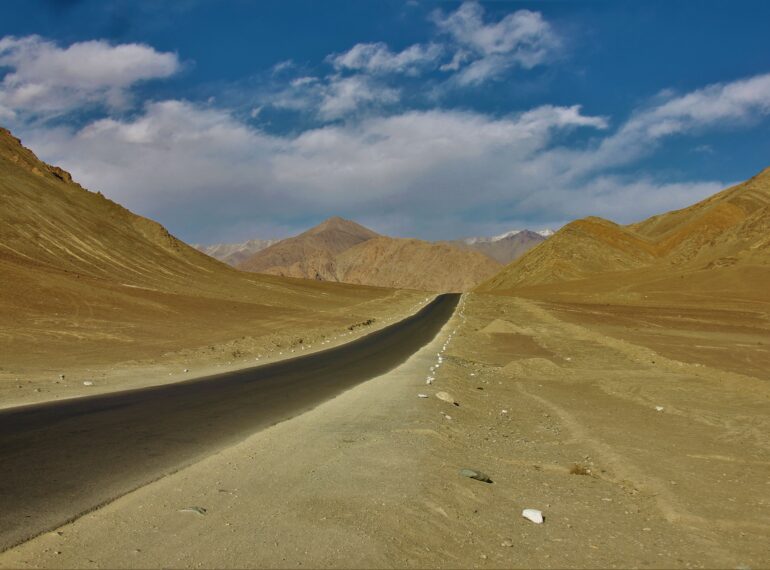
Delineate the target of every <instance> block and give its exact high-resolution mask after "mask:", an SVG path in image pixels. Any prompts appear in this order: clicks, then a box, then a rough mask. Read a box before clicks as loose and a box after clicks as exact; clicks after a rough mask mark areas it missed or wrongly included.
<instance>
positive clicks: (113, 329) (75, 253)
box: [0, 130, 418, 401]
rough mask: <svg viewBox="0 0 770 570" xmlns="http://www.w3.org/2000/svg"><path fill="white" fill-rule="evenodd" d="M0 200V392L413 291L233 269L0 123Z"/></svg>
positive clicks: (247, 335) (302, 326) (307, 327)
mask: <svg viewBox="0 0 770 570" xmlns="http://www.w3.org/2000/svg"><path fill="white" fill-rule="evenodd" d="M0 204H2V206H1V207H0V354H2V355H3V362H2V363H0V399H2V398H5V397H6V396H8V394H7V393H5V392H3V391H4V390H6V389H8V390H10V389H11V388H13V390H11V392H13V393H14V394H16V392H15V390H16V389H17V382H15V380H16V378H31V377H34V373H35V371H36V370H37V371H38V372H39V373H40V374H45V375H47V378H48V380H46V381H44V382H45V383H44V386H45V389H44V390H42V391H38V392H39V393H40V394H43V393H45V392H48V391H49V390H50V389H51V375H52V374H53V371H57V375H58V373H59V372H61V371H62V370H63V369H68V368H67V367H73V366H79V367H88V368H89V369H90V367H92V366H94V365H99V364H102V365H109V366H110V367H112V365H113V364H114V363H116V362H125V361H129V360H130V361H136V360H142V361H147V360H148V359H149V360H155V359H162V358H166V357H167V355H172V354H178V353H179V351H191V350H193V349H195V350H198V349H199V348H200V347H205V348H206V350H205V351H204V352H205V357H206V358H208V357H209V355H211V354H214V353H216V350H217V349H216V346H218V345H220V344H222V343H229V342H232V341H233V339H239V340H243V341H244V342H246V341H247V340H248V342H249V343H251V344H250V346H254V347H260V348H258V349H259V350H263V348H261V347H263V345H265V344H266V343H267V344H269V343H271V342H272V341H271V340H269V339H273V340H274V341H275V342H286V341H285V340H282V339H283V337H285V336H287V335H291V334H294V335H296V334H297V333H299V335H300V336H304V337H305V338H310V336H311V335H312V334H313V333H312V331H318V330H320V329H324V330H327V329H329V330H330V329H335V330H344V329H346V327H348V326H349V325H351V324H354V323H356V322H360V321H365V320H367V319H369V318H372V317H374V316H378V315H381V314H384V312H385V313H387V312H392V311H390V309H387V308H386V307H387V305H388V304H394V307H396V306H398V307H401V308H403V306H402V305H403V303H404V302H405V300H406V299H409V305H410V306H411V305H413V304H414V301H412V300H411V299H412V298H414V299H417V298H418V296H417V295H416V294H411V293H406V292H394V291H392V290H386V289H375V288H365V287H360V286H353V285H344V284H338V283H318V282H313V281H300V280H290V279H284V278H279V277H274V276H269V275H255V274H247V273H243V272H239V271H237V270H235V269H233V268H231V267H229V266H227V265H225V264H224V263H221V262H219V261H217V260H215V259H213V258H211V257H209V256H207V255H205V254H203V253H201V252H199V251H197V250H196V249H194V248H192V247H190V246H188V245H186V244H184V243H183V242H181V241H179V240H178V239H176V238H175V237H173V236H172V235H170V234H169V233H168V231H166V229H165V228H163V227H162V226H161V225H160V224H157V223H156V222H153V221H151V220H148V219H146V218H142V217H141V216H137V215H135V214H133V213H131V212H130V211H129V210H127V209H125V208H123V207H122V206H120V205H118V204H115V203H114V202H112V201H110V200H108V199H106V198H104V197H103V196H101V195H100V194H98V193H93V192H89V191H88V190H85V189H84V188H82V187H81V186H80V185H78V184H76V183H74V182H73V181H72V180H71V177H70V176H69V174H67V173H66V172H64V171H63V170H61V169H59V168H56V167H52V166H49V165H46V164H45V163H43V162H41V161H40V160H38V159H37V157H35V155H34V154H33V153H32V152H31V151H30V150H28V149H26V148H24V147H23V146H22V145H21V143H20V142H19V141H18V139H16V138H14V137H13V136H12V135H11V134H10V133H9V132H8V131H6V130H0ZM399 310H400V309H399ZM383 311H384V312H383ZM319 334H320V333H319ZM324 334H327V333H324ZM249 339H250V340H249ZM168 358H173V357H172V356H169V357H168ZM201 358H203V356H202V357H201ZM229 358H230V359H231V360H232V358H233V357H232V356H229ZM180 369H181V367H180ZM41 371H42V372H41ZM164 376H165V374H164ZM147 377H148V376H144V377H143V378H144V380H143V381H146V378H147ZM149 377H150V378H151V377H152V376H149ZM11 384H12V385H11ZM19 385H20V384H19ZM22 393H23V391H22V392H18V394H22ZM40 397H42V396H40ZM4 401H7V400H4Z"/></svg>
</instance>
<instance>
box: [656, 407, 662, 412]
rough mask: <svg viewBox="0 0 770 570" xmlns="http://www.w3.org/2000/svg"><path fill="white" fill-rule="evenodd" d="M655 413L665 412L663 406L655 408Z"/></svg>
mask: <svg viewBox="0 0 770 570" xmlns="http://www.w3.org/2000/svg"><path fill="white" fill-rule="evenodd" d="M655 411H656V412H662V411H663V406H655Z"/></svg>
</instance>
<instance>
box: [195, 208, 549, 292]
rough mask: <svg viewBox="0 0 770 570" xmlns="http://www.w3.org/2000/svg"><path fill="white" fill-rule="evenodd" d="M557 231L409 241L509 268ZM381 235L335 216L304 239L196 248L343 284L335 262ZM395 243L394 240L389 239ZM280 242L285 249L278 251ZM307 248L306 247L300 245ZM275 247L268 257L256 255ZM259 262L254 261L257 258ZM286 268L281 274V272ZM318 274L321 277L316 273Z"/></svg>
mask: <svg viewBox="0 0 770 570" xmlns="http://www.w3.org/2000/svg"><path fill="white" fill-rule="evenodd" d="M553 233H554V232H553V231H552V230H547V229H546V230H539V231H531V230H512V231H509V232H506V233H504V234H501V235H497V236H493V237H470V238H464V239H458V240H446V241H438V242H427V241H422V240H405V242H406V241H412V242H419V243H422V244H430V243H433V244H435V245H445V246H451V247H453V248H458V249H462V250H473V251H478V252H480V253H483V254H484V255H486V256H487V257H489V258H491V259H493V260H495V261H497V262H498V263H502V264H507V263H510V262H511V261H513V260H515V259H518V258H519V257H521V256H522V255H524V254H525V253H526V252H527V251H529V250H530V249H532V248H533V247H535V246H536V245H538V244H539V243H541V242H543V241H544V240H545V239H546V238H547V237H549V236H551V235H553ZM375 237H378V238H381V237H385V236H380V235H379V234H377V233H375V232H373V231H372V230H369V229H368V228H365V227H363V226H361V225H360V224H356V223H355V222H352V221H349V220H344V219H342V218H339V217H333V218H329V219H328V220H326V221H325V222H323V223H321V224H319V225H318V226H316V227H314V228H311V229H310V230H308V231H307V232H304V233H303V234H300V235H299V236H295V237H291V238H287V239H285V240H258V239H255V240H249V241H246V242H243V243H221V244H214V245H195V246H194V247H196V248H197V249H199V250H200V251H202V252H203V253H205V254H207V255H210V256H211V257H214V258H216V259H219V260H220V261H224V262H225V263H228V264H229V265H232V266H234V267H240V268H241V269H246V270H247V271H254V272H258V273H263V272H268V273H276V272H278V274H281V275H288V276H292V277H303V278H312V279H316V278H317V279H322V280H327V279H328V280H337V279H339V276H338V275H337V274H336V269H334V270H332V269H331V265H330V264H331V262H332V258H333V257H334V256H336V255H337V254H340V253H342V252H343V251H344V250H346V249H348V248H350V247H353V246H355V245H357V244H358V243H361V242H364V241H367V240H369V239H372V238H375ZM388 239H394V238H388ZM278 244H282V245H280V247H273V246H276V245H278ZM299 244H301V246H299V248H298V245H299ZM267 248H272V249H271V250H270V252H269V253H268V254H266V255H264V256H257V257H254V254H256V253H257V252H260V251H262V250H265V249H267ZM252 258H253V259H252ZM279 267H280V268H281V269H280V270H278V269H276V268H279ZM314 272H315V273H314Z"/></svg>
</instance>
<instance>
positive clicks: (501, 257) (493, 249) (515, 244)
mask: <svg viewBox="0 0 770 570" xmlns="http://www.w3.org/2000/svg"><path fill="white" fill-rule="evenodd" d="M547 237H548V236H544V235H543V234H541V233H537V232H533V231H530V230H521V231H515V232H509V233H507V234H504V235H502V236H498V237H497V238H471V239H465V240H454V241H450V242H448V243H450V244H452V245H454V246H456V247H459V248H461V249H472V250H475V251H478V252H480V253H483V254H484V255H486V256H487V257H491V258H492V259H494V260H495V261H497V262H499V263H503V264H506V263H510V262H511V261H514V260H516V259H518V258H520V257H521V256H522V255H524V254H525V253H527V252H528V251H529V250H530V249H532V248H533V247H535V246H537V245H539V244H541V243H543V242H544V241H545V240H546V238H547Z"/></svg>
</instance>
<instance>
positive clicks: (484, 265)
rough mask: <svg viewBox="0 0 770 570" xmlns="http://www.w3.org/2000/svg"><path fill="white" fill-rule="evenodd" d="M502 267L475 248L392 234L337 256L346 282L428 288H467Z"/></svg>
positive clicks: (339, 271)
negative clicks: (396, 236) (389, 236)
mask: <svg viewBox="0 0 770 570" xmlns="http://www.w3.org/2000/svg"><path fill="white" fill-rule="evenodd" d="M499 269H500V264H499V263H497V262H496V261H494V260H492V259H490V258H489V257H487V256H485V255H483V254H481V253H478V252H475V251H463V250H460V249H458V248H456V247H452V246H450V245H446V244H436V243H430V242H425V241H421V240H416V239H397V238H388V237H379V238H375V239H371V240H367V241H365V242H363V243H361V244H359V245H357V246H354V247H352V248H350V249H348V250H346V251H345V252H343V253H342V254H340V255H339V256H337V258H336V277H337V279H338V280H339V281H342V282H344V283H358V284H361V285H379V286H382V287H396V288H404V289H421V290H427V291H467V290H469V289H470V288H472V287H473V286H475V285H476V284H477V283H479V282H481V281H483V280H484V279H486V278H487V277H489V276H490V275H494V274H495V273H496V272H497V271H499Z"/></svg>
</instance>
